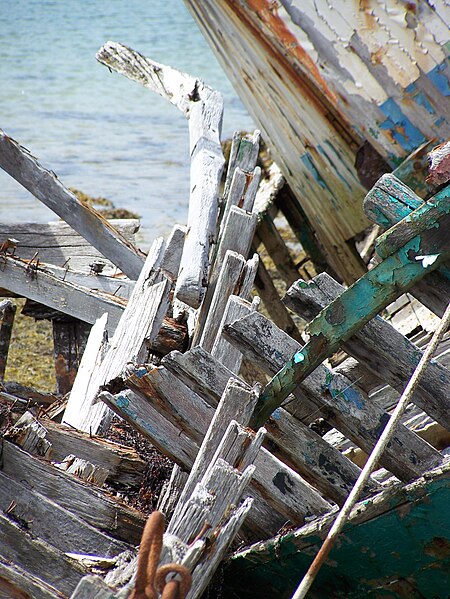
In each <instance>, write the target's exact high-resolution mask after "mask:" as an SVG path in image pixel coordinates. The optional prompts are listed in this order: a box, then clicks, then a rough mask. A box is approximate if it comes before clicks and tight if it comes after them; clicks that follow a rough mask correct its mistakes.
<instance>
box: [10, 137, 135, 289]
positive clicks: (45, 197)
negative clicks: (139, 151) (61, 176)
mask: <svg viewBox="0 0 450 599" xmlns="http://www.w3.org/2000/svg"><path fill="white" fill-rule="evenodd" d="M0 166H1V168H3V170H5V171H6V172H7V173H8V174H9V175H11V177H13V178H14V179H16V181H18V182H19V183H20V184H21V185H23V186H24V187H25V189H28V191H30V192H31V193H32V194H33V195H34V196H35V197H37V198H38V200H40V201H41V202H42V203H43V204H45V205H46V206H48V207H49V208H50V209H51V210H53V212H55V213H56V214H57V215H58V216H60V217H61V218H62V219H63V220H65V221H66V222H67V223H68V224H69V225H70V226H71V227H72V228H73V229H75V231H78V233H80V235H82V236H83V237H84V238H85V239H87V241H89V243H91V244H92V245H93V246H94V247H95V248H97V249H98V250H99V251H100V252H101V253H102V254H103V255H104V256H105V257H106V258H108V259H109V260H111V262H112V263H113V264H116V265H117V266H118V267H119V268H120V269H121V270H122V272H124V273H125V274H126V275H127V276H129V277H130V279H137V277H138V276H139V273H140V271H141V268H142V265H143V263H144V255H143V254H142V253H141V252H140V251H139V250H137V249H136V248H135V247H134V246H133V245H132V244H131V243H130V242H129V241H127V240H126V239H125V237H123V236H122V235H121V234H120V233H119V232H118V231H116V230H115V229H114V227H113V226H112V225H111V224H110V223H109V222H108V221H107V220H106V219H104V218H103V217H102V216H101V215H100V214H99V213H98V212H96V211H95V210H94V209H93V208H91V207H90V206H87V205H86V204H82V203H81V202H80V201H79V200H78V199H77V198H76V197H75V195H74V194H73V193H72V192H71V191H69V190H68V189H66V188H65V187H64V185H63V184H62V183H61V182H60V181H59V180H58V179H57V177H56V175H55V174H54V173H52V172H51V171H48V170H46V169H45V168H44V167H42V166H41V165H40V164H39V163H38V162H37V160H36V159H35V158H34V157H33V156H32V155H31V154H30V153H29V152H28V150H26V149H25V148H23V147H22V146H20V145H19V144H18V143H17V142H16V141H14V140H13V139H11V138H10V137H8V136H7V135H6V134H5V133H4V132H3V131H1V130H0Z"/></svg>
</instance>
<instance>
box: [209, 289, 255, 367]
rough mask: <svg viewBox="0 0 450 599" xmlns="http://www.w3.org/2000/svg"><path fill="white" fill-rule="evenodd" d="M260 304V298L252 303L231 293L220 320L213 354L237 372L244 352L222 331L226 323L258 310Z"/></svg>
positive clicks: (212, 350)
mask: <svg viewBox="0 0 450 599" xmlns="http://www.w3.org/2000/svg"><path fill="white" fill-rule="evenodd" d="M255 300H256V301H255ZM258 306H259V298H254V300H253V302H252V303H250V302H248V301H246V300H244V299H242V298H240V297H238V296H236V295H230V297H229V298H228V302H227V305H226V308H225V311H224V313H223V316H222V320H221V321H220V325H219V330H218V332H217V336H216V338H215V340H214V343H213V346H212V349H211V355H212V356H214V357H215V358H216V359H217V360H218V361H219V362H220V363H221V364H223V365H224V366H226V367H227V368H228V369H229V370H231V371H232V372H235V373H236V374H237V373H238V372H239V369H240V367H241V364H242V354H241V352H240V351H239V350H238V349H237V348H236V347H234V346H232V345H231V344H230V343H229V341H227V340H226V339H225V337H224V336H223V333H222V331H223V328H224V326H225V325H227V324H229V323H231V322H234V321H235V320H238V319H239V318H242V316H245V315H246V314H248V313H249V312H254V311H255V310H258Z"/></svg>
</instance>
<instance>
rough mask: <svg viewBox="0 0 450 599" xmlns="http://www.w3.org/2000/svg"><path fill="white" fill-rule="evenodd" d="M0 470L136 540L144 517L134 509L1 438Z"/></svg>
mask: <svg viewBox="0 0 450 599" xmlns="http://www.w3.org/2000/svg"><path fill="white" fill-rule="evenodd" d="M2 455H3V473H4V474H5V475H6V476H8V477H9V478H12V479H14V480H18V481H19V482H20V483H21V484H24V485H28V486H30V487H32V488H33V489H35V490H36V492H37V493H40V494H41V495H44V496H45V497H47V498H48V499H50V500H53V501H55V502H56V503H58V504H59V505H60V506H62V507H63V508H65V509H66V510H68V511H70V512H72V513H73V514H75V515H76V516H78V517H79V518H81V519H83V520H85V521H86V522H88V523H89V524H90V525H91V526H94V527H95V528H98V529H100V530H102V531H105V532H107V533H108V534H110V535H112V536H113V537H115V538H116V539H120V540H123V541H126V542H127V543H133V544H135V543H138V542H139V539H140V535H141V532H142V528H143V526H144V517H143V516H142V514H140V513H139V512H138V511H137V510H134V509H132V508H130V507H127V506H125V505H123V504H121V503H120V502H119V501H117V500H115V501H113V500H112V499H111V498H110V497H108V496H107V495H106V494H103V493H102V492H101V491H100V490H98V489H95V488H93V487H92V486H91V485H88V484H86V483H83V482H82V481H80V480H78V479H77V478H75V477H74V476H72V475H70V474H66V473H65V472H62V471H60V470H58V469H56V468H54V467H53V466H50V465H48V464H46V463H44V462H41V461H39V460H37V459H36V458H32V457H31V456H29V455H28V454H27V453H26V452H24V451H22V450H21V449H19V448H18V447H15V446H14V445H12V444H11V443H9V442H8V441H6V440H4V441H3V454H2Z"/></svg>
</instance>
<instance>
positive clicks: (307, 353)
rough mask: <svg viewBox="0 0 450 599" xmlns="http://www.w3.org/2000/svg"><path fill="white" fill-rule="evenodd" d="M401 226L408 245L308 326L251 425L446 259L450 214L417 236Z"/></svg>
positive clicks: (264, 395)
mask: <svg viewBox="0 0 450 599" xmlns="http://www.w3.org/2000/svg"><path fill="white" fill-rule="evenodd" d="M403 224H404V227H405V228H406V229H409V241H408V242H407V243H406V245H404V246H403V247H402V248H400V249H399V250H398V251H397V252H395V253H394V254H392V255H390V256H389V257H388V258H386V259H385V260H383V262H381V263H380V264H378V265H377V266H375V267H374V268H373V269H372V270H371V271H369V272H368V273H366V274H365V275H364V276H363V277H361V279H359V280H358V281H356V283H354V284H353V285H352V286H351V287H350V288H349V289H347V290H346V291H345V292H344V293H343V294H342V295H341V296H340V298H338V299H336V300H334V302H332V303H331V304H330V306H328V307H327V308H326V309H325V310H323V311H322V312H321V313H320V314H319V315H318V316H317V317H316V318H315V319H314V320H313V321H312V322H311V323H310V324H309V326H308V332H309V334H310V340H309V341H308V343H307V344H306V345H305V346H304V347H303V348H302V350H301V351H298V352H297V353H296V354H295V355H294V356H293V357H292V358H291V360H289V362H287V363H286V364H285V366H284V367H283V369H282V370H281V371H280V372H279V373H278V374H277V375H276V376H275V377H274V378H273V379H272V381H271V382H270V383H269V384H268V385H267V386H266V389H265V390H264V391H263V393H262V394H261V397H260V401H259V403H258V406H257V407H256V410H255V415H254V419H253V420H252V425H253V426H257V425H258V423H260V422H262V421H265V419H266V418H267V417H268V416H269V415H270V414H271V413H272V412H273V410H274V409H276V408H277V407H278V406H279V405H281V403H282V402H283V401H284V399H286V397H287V396H288V395H289V393H291V392H292V391H293V390H294V389H295V388H296V387H297V386H298V384H299V383H300V382H301V381H302V380H304V379H305V378H306V377H307V376H308V374H310V373H311V372H313V370H314V369H315V368H317V366H318V365H319V364H320V363H321V362H322V361H323V360H324V359H325V358H327V357H328V356H330V355H331V354H332V353H333V352H334V351H336V350H337V349H338V348H339V346H340V345H341V343H342V342H343V341H346V340H347V339H349V338H350V337H351V336H352V335H353V334H354V333H355V332H356V331H357V330H358V329H360V328H361V327H362V326H364V324H366V323H367V322H368V321H369V320H371V318H373V316H375V314H377V313H378V312H379V311H380V310H381V309H382V308H384V307H385V306H387V305H388V304H389V303H390V302H392V301H393V300H394V299H396V298H397V297H398V296H399V295H401V294H402V293H404V292H405V291H407V290H408V289H410V288H411V287H412V286H413V285H414V283H415V282H416V281H418V280H420V279H422V278H423V277H424V276H425V275H426V274H428V272H431V271H432V270H435V269H436V268H438V266H440V265H441V264H443V263H444V262H445V261H446V260H448V259H449V257H450V240H449V239H448V237H446V235H445V230H446V227H447V225H449V224H450V215H449V214H446V215H445V216H443V217H442V218H440V219H439V220H436V222H435V227H431V228H429V229H427V230H426V231H424V232H423V233H421V234H420V235H415V232H414V228H411V227H409V223H408V222H407V220H406V219H405V220H404V221H403ZM427 256H435V259H433V261H432V263H430V261H429V260H426V257H427Z"/></svg>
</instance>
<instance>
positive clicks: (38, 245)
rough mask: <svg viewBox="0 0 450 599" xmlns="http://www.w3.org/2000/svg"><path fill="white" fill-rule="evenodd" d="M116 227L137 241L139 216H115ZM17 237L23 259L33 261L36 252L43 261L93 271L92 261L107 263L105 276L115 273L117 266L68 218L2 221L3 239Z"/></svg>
mask: <svg viewBox="0 0 450 599" xmlns="http://www.w3.org/2000/svg"><path fill="white" fill-rule="evenodd" d="M109 222H110V223H111V224H112V226H113V227H114V228H115V229H116V230H117V231H119V232H120V233H121V235H123V237H125V239H127V240H128V241H129V242H130V243H132V244H134V243H135V233H136V232H137V231H138V230H139V225H140V223H139V221H138V220H137V219H131V218H130V219H112V220H109ZM8 238H13V239H16V240H17V242H18V243H17V247H16V249H15V255H16V256H17V257H19V258H21V259H22V260H31V258H32V257H33V256H34V254H35V253H36V251H38V252H39V254H38V257H39V260H40V262H45V264H52V265H54V266H57V267H58V266H59V267H62V266H63V265H64V269H65V268H69V269H71V270H74V271H80V272H84V273H89V271H90V264H92V263H93V262H101V263H102V264H104V269H103V270H102V274H103V275H109V276H114V275H115V274H116V273H117V272H118V270H119V269H118V268H117V266H114V264H113V263H112V262H111V261H110V260H108V259H107V258H106V257H105V256H103V254H102V253H101V252H99V251H98V249H96V248H95V247H94V246H93V245H91V244H90V243H89V242H88V241H86V239H84V237H82V236H81V235H80V234H79V233H77V232H76V231H75V230H74V229H72V227H70V226H69V225H68V224H67V223H65V222H64V221H52V222H49V223H33V222H27V223H0V240H1V241H2V242H3V241H4V240H5V239H8Z"/></svg>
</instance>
